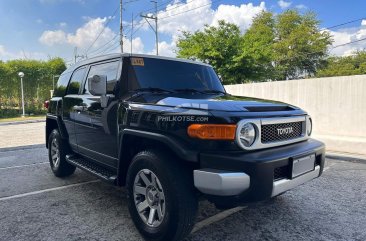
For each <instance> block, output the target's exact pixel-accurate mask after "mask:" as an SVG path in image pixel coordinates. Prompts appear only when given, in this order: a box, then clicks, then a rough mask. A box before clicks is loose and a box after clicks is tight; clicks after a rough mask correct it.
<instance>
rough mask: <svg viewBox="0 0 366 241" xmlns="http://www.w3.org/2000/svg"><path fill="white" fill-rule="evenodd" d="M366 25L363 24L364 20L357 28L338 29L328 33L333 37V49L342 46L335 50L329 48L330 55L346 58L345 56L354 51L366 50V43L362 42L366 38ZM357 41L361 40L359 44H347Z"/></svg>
mask: <svg viewBox="0 0 366 241" xmlns="http://www.w3.org/2000/svg"><path fill="white" fill-rule="evenodd" d="M365 24H366V23H365V22H364V20H363V21H362V22H361V25H360V26H359V27H356V28H348V29H347V28H346V29H340V30H336V31H329V32H330V34H331V35H332V36H333V40H334V43H333V45H332V46H333V47H335V46H338V45H343V44H346V45H343V46H339V47H336V48H333V49H332V48H331V49H330V53H331V54H332V55H337V56H347V55H351V54H353V53H354V52H355V51H357V50H363V49H366V41H365V40H362V39H364V38H366V25H365ZM357 40H361V41H359V42H355V43H352V44H347V43H349V42H353V41H357Z"/></svg>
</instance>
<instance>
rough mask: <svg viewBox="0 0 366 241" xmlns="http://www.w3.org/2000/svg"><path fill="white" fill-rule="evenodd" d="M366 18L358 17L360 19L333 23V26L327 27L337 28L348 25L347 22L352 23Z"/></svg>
mask: <svg viewBox="0 0 366 241" xmlns="http://www.w3.org/2000/svg"><path fill="white" fill-rule="evenodd" d="M364 19H365V18H358V19H355V20H351V21H348V22H345V23H340V24H337V25H333V26H330V27H327V28H325V29H333V28H337V27H340V26H344V25H347V24H350V23H354V22H358V21H361V20H364Z"/></svg>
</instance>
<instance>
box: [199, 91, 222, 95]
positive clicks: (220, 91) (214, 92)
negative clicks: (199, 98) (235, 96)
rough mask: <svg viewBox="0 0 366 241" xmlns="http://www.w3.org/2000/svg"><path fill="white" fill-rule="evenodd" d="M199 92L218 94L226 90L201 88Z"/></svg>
mask: <svg viewBox="0 0 366 241" xmlns="http://www.w3.org/2000/svg"><path fill="white" fill-rule="evenodd" d="M201 92H204V93H220V94H225V95H226V92H225V91H221V90H202V91H201Z"/></svg>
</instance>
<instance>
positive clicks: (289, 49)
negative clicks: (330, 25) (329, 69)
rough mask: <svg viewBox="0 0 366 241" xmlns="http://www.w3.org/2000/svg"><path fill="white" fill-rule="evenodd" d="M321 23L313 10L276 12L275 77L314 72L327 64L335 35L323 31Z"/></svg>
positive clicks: (304, 74) (292, 77) (311, 73)
mask: <svg viewBox="0 0 366 241" xmlns="http://www.w3.org/2000/svg"><path fill="white" fill-rule="evenodd" d="M319 23H320V22H319V20H317V19H316V15H315V14H314V13H312V12H308V13H305V14H304V15H300V14H299V12H298V11H296V10H288V11H285V12H284V13H282V14H279V15H277V16H276V18H275V30H276V40H275V43H274V45H273V48H274V63H275V67H276V72H277V75H278V76H277V77H276V79H294V78H298V77H299V76H301V75H303V76H305V77H306V76H311V75H314V74H315V72H316V70H317V69H318V68H319V67H321V65H322V64H324V61H325V58H326V57H327V48H328V46H329V45H330V44H331V43H332V39H331V36H330V34H329V32H327V31H320V29H319Z"/></svg>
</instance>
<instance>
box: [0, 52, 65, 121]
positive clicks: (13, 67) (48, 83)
mask: <svg viewBox="0 0 366 241" xmlns="http://www.w3.org/2000/svg"><path fill="white" fill-rule="evenodd" d="M65 69H66V66H65V63H64V61H63V60H62V59H61V58H54V59H50V60H48V61H37V60H11V61H8V62H0V117H2V116H12V115H17V114H18V113H19V111H20V109H19V108H20V106H21V91H20V79H19V76H18V73H19V72H20V71H22V72H24V73H25V76H24V79H23V80H24V81H23V83H24V97H25V98H24V99H25V106H26V111H27V112H28V113H38V112H40V111H42V110H43V107H42V106H43V102H44V100H46V99H48V98H49V97H50V90H52V87H53V86H52V77H53V75H58V74H61V73H62V72H63V71H64V70H65Z"/></svg>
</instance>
